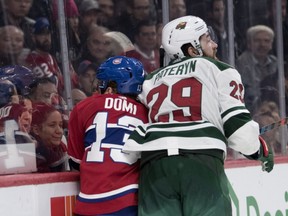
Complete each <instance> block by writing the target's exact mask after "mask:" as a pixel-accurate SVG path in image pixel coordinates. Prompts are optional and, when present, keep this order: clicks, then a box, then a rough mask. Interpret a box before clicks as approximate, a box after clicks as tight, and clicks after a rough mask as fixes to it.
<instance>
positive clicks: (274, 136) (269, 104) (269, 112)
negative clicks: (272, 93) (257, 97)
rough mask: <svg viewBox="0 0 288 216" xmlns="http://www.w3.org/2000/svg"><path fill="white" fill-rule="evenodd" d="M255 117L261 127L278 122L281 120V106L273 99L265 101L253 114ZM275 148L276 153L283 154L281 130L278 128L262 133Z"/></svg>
mask: <svg viewBox="0 0 288 216" xmlns="http://www.w3.org/2000/svg"><path fill="white" fill-rule="evenodd" d="M253 119H254V120H255V121H256V122H257V123H258V124H259V125H260V127H263V126H266V125H269V124H272V123H274V122H278V121H279V120H280V115H279V107H278V105H277V104H276V103H275V102H273V101H264V102H262V103H261V104H260V106H259V109H258V110H257V112H256V114H255V115H254V116H253ZM261 136H262V137H263V138H264V139H265V141H266V142H267V143H269V144H270V146H271V147H272V149H273V152H274V154H276V155H277V154H278V155H279V154H281V142H280V140H279V138H280V137H279V130H277V129H276V128H275V129H273V130H271V131H267V132H266V133H264V134H262V135H261Z"/></svg>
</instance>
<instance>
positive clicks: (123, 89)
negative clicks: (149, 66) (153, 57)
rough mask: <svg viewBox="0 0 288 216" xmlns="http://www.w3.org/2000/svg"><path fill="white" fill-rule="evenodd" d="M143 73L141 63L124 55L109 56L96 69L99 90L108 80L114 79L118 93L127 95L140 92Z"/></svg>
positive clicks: (104, 86) (104, 87) (103, 87)
mask: <svg viewBox="0 0 288 216" xmlns="http://www.w3.org/2000/svg"><path fill="white" fill-rule="evenodd" d="M144 75H145V73H144V69H143V65H142V63H141V62H140V61H138V60H136V59H134V58H128V57H125V56H115V57H111V58H109V59H108V60H106V61H105V62H104V63H102V64H101V65H100V67H99V68H98V71H97V79H98V80H99V81H100V83H101V84H100V86H99V87H100V89H101V91H104V90H106V88H107V85H108V83H109V82H110V81H114V82H116V84H117V92H118V93H120V94H129V95H138V94H139V93H141V91H142V83H143V81H144Z"/></svg>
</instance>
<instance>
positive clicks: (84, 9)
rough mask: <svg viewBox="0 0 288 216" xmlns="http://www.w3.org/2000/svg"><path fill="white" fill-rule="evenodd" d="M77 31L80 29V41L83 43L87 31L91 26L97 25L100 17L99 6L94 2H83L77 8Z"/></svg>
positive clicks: (92, 0) (93, 0) (86, 0)
mask: <svg viewBox="0 0 288 216" xmlns="http://www.w3.org/2000/svg"><path fill="white" fill-rule="evenodd" d="M79 12H80V17H79V21H80V22H79V29H80V40H81V42H82V43H85V42H86V40H87V38H88V34H89V29H90V27H91V26H92V25H98V19H99V17H100V15H101V10H100V8H99V4H98V2H97V1H95V0H83V1H82V2H81V3H80V6H79Z"/></svg>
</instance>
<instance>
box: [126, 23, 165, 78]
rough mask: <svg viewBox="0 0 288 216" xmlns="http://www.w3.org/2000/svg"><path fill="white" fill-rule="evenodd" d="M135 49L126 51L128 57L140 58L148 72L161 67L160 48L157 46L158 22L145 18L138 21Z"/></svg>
mask: <svg viewBox="0 0 288 216" xmlns="http://www.w3.org/2000/svg"><path fill="white" fill-rule="evenodd" d="M134 39H135V43H134V47H135V50H131V51H129V52H127V53H126V56H127V57H132V58H135V59H138V60H139V61H140V62H141V63H142V64H143V67H144V70H145V71H146V72H147V73H151V72H152V71H154V70H156V69H158V68H159V67H160V61H159V49H157V48H156V44H157V32H156V23H155V22H153V21H150V20H144V21H141V22H139V23H138V25H137V28H136V31H135V36H134Z"/></svg>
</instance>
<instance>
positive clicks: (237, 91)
mask: <svg viewBox="0 0 288 216" xmlns="http://www.w3.org/2000/svg"><path fill="white" fill-rule="evenodd" d="M227 72H228V73H227ZM227 72H226V73H225V72H224V73H221V75H220V77H218V78H219V79H218V82H219V85H218V86H220V87H219V91H220V94H219V95H221V96H220V104H221V108H222V110H223V112H222V119H223V127H224V132H225V136H226V137H227V139H228V146H229V147H231V148H232V149H234V150H236V151H238V152H240V153H241V154H243V155H245V156H246V157H247V158H249V159H253V160H260V161H261V162H262V165H263V170H264V171H267V172H270V171H271V170H272V169H273V166H274V162H273V153H272V151H271V149H270V148H269V146H268V145H267V143H266V142H265V140H264V139H263V138H262V137H260V136H259V125H258V123H256V122H255V121H253V120H252V118H251V115H250V112H249V111H248V110H247V109H246V107H245V104H244V87H243V84H242V81H241V77H240V75H239V73H238V72H237V71H236V70H235V69H232V68H231V69H228V70H227Z"/></svg>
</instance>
